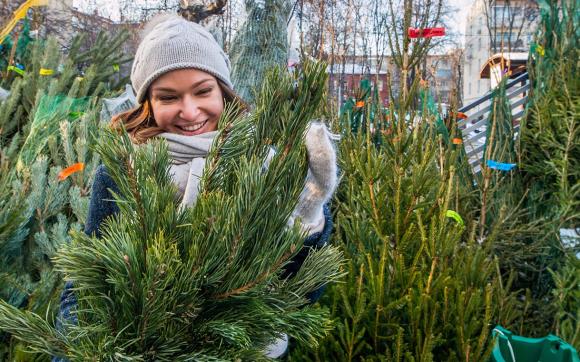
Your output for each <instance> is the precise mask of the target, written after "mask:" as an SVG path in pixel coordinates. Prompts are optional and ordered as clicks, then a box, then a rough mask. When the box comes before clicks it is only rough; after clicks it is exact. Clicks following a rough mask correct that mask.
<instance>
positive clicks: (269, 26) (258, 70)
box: [229, 0, 292, 103]
mask: <svg viewBox="0 0 580 362" xmlns="http://www.w3.org/2000/svg"><path fill="white" fill-rule="evenodd" d="M245 4H246V12H247V14H248V17H247V19H246V21H245V23H244V24H243V25H242V29H240V30H239V31H238V33H237V34H236V36H235V38H234V39H233V41H232V45H231V48H230V51H229V54H230V56H231V59H232V81H233V83H234V85H235V87H236V91H237V92H238V94H240V96H241V97H242V98H243V99H245V100H246V101H248V102H250V103H252V102H253V100H254V93H255V92H256V90H257V89H258V86H259V85H260V84H261V83H262V81H263V79H264V76H265V74H266V71H267V70H268V69H269V68H271V67H273V66H284V65H286V61H287V59H288V41H287V36H288V35H287V33H288V31H287V23H288V19H289V18H290V14H291V10H292V4H291V3H290V1H288V0H263V1H246V2H245Z"/></svg>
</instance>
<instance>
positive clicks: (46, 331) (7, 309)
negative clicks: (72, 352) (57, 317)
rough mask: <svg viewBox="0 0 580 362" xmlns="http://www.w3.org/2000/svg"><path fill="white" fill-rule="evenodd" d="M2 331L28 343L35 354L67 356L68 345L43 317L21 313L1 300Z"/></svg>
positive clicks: (25, 312)
mask: <svg viewBox="0 0 580 362" xmlns="http://www.w3.org/2000/svg"><path fill="white" fill-rule="evenodd" d="M0 330H3V331H5V332H8V333H10V334H12V335H13V336H14V337H16V338H17V339H19V340H21V341H24V342H26V343H27V344H28V348H30V350H31V351H33V352H43V353H47V354H49V355H51V356H64V355H66V350H67V345H66V344H65V343H64V342H63V341H62V340H61V338H60V337H59V334H58V333H57V332H56V331H55V330H54V328H53V327H51V326H50V325H49V324H48V323H47V322H46V321H45V320H44V319H43V318H42V317H40V316H39V315H37V314H35V313H32V312H28V311H21V310H20V309H18V308H16V307H13V306H11V305H10V304H8V303H6V302H4V301H3V300H0Z"/></svg>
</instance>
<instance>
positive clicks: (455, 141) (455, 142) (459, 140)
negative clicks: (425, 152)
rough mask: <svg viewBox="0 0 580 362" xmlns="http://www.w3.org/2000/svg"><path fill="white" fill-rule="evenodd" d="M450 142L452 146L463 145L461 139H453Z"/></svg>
mask: <svg viewBox="0 0 580 362" xmlns="http://www.w3.org/2000/svg"><path fill="white" fill-rule="evenodd" d="M451 142H453V144H454V145H460V144H462V143H463V140H462V139H461V138H454V139H452V140H451Z"/></svg>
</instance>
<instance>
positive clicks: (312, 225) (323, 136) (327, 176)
mask: <svg viewBox="0 0 580 362" xmlns="http://www.w3.org/2000/svg"><path fill="white" fill-rule="evenodd" d="M336 139H338V136H336V135H333V134H332V133H330V131H329V130H328V129H327V128H326V126H325V125H324V124H323V123H320V122H312V123H311V124H310V126H309V128H308V130H307V132H306V137H305V139H304V143H305V145H306V152H307V156H308V174H307V176H306V184H305V185H304V190H302V193H301V195H300V199H299V201H298V205H297V206H296V209H295V210H294V212H293V214H292V218H291V222H294V220H299V221H300V222H301V225H302V228H303V229H304V230H306V231H307V232H308V233H310V234H311V233H314V232H317V231H320V230H322V228H323V227H324V215H323V212H322V206H323V205H324V204H325V203H327V202H328V201H329V200H330V199H331V197H332V194H333V193H334V190H335V189H336V186H337V166H336V150H335V149H334V145H333V143H332V141H333V140H336Z"/></svg>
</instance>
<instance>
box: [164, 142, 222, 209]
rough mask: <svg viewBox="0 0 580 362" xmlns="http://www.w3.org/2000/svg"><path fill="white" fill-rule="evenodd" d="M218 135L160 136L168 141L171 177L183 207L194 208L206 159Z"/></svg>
mask: <svg viewBox="0 0 580 362" xmlns="http://www.w3.org/2000/svg"><path fill="white" fill-rule="evenodd" d="M217 134H218V132H217V131H213V132H206V133H202V134H200V135H196V136H184V135H180V134H175V133H168V132H165V133H161V134H160V135H159V137H161V138H164V139H165V140H166V141H167V145H168V151H169V157H170V159H171V168H170V173H171V177H172V179H173V182H174V183H175V184H176V185H177V188H178V189H179V192H180V194H181V195H182V196H183V199H182V201H181V207H187V206H192V205H193V204H194V203H195V200H197V195H198V194H199V181H200V179H201V175H202V174H203V169H204V167H205V159H206V158H207V155H208V153H209V150H210V148H211V145H212V143H213V140H214V139H215V137H216V135H217Z"/></svg>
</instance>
